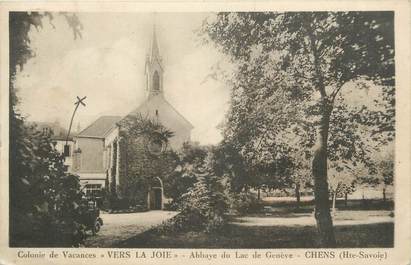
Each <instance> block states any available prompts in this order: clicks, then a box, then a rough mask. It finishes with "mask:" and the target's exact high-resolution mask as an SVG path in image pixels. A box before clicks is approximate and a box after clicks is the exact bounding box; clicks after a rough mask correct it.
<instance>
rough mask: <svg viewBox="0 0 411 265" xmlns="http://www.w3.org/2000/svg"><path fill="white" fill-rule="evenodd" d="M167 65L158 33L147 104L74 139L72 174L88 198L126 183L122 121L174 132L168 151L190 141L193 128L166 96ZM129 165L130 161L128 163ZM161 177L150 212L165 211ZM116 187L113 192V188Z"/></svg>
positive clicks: (150, 197)
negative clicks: (149, 122) (152, 123)
mask: <svg viewBox="0 0 411 265" xmlns="http://www.w3.org/2000/svg"><path fill="white" fill-rule="evenodd" d="M163 75H164V65H163V61H162V58H161V55H160V50H159V46H158V41H157V36H156V30H155V28H153V35H152V39H151V43H150V50H149V53H148V54H147V56H146V62H145V83H144V85H143V87H142V88H141V89H144V90H145V97H146V98H145V100H144V102H143V103H142V104H141V105H140V106H138V107H137V108H135V109H134V110H132V111H131V112H130V113H129V114H128V115H126V116H125V117H120V116H101V117H99V118H98V119H97V120H96V121H94V122H93V123H91V124H90V125H89V126H88V127H86V128H85V129H84V130H82V131H81V132H80V133H78V134H77V135H76V136H75V137H74V151H73V158H72V159H73V166H72V172H73V173H75V174H77V175H79V176H80V182H81V184H82V185H83V187H84V188H85V192H86V193H87V194H90V195H92V194H98V193H99V192H100V190H101V189H102V188H106V189H108V190H109V189H115V187H116V186H118V185H120V184H121V181H122V180H123V179H125V177H127V176H125V175H126V174H127V172H124V171H122V170H121V166H122V165H123V164H124V157H123V155H122V153H121V148H119V146H120V141H121V137H120V135H119V132H120V129H121V128H120V126H121V121H122V120H124V119H126V118H127V117H130V116H132V115H141V116H142V117H148V118H150V119H154V120H156V121H158V122H159V123H160V124H162V125H163V126H164V127H166V128H167V129H168V130H170V131H172V132H173V136H172V137H171V138H170V140H169V145H168V148H172V149H173V150H178V149H180V148H181V147H182V146H183V144H184V143H186V142H189V141H190V137H191V131H192V129H193V125H192V124H191V123H190V122H189V121H188V120H187V119H186V118H184V117H183V116H182V115H181V114H180V113H179V112H178V111H177V110H176V109H175V108H174V107H173V106H172V105H171V104H170V103H169V102H168V101H167V99H166V98H165V96H164V87H165V86H164V83H163V82H164V78H163ZM126 162H127V161H126ZM162 177H163V176H158V177H156V183H157V184H155V185H152V187H150V190H149V191H148V193H147V206H148V208H149V209H162V208H163V205H164V199H163V197H164V195H163V184H162ZM113 187H114V188H113Z"/></svg>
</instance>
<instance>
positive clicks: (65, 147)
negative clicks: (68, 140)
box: [64, 144, 71, 157]
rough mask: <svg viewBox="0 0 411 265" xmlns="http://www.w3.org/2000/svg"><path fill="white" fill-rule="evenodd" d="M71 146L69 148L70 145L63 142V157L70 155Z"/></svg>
mask: <svg viewBox="0 0 411 265" xmlns="http://www.w3.org/2000/svg"><path fill="white" fill-rule="evenodd" d="M70 149H71V148H70V145H68V144H65V145H64V157H68V156H70V153H71V152H70V151H71V150H70Z"/></svg>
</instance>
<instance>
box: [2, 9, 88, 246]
mask: <svg viewBox="0 0 411 265" xmlns="http://www.w3.org/2000/svg"><path fill="white" fill-rule="evenodd" d="M64 16H65V17H66V18H67V20H68V19H72V20H73V17H75V15H71V14H68V13H64ZM45 17H47V18H48V19H49V21H50V23H51V21H52V19H53V15H52V14H51V13H47V12H46V13H39V12H11V13H10V14H9V25H10V31H9V48H10V60H9V63H10V64H9V95H10V104H9V125H10V134H9V137H10V141H9V146H10V153H9V157H10V162H9V184H10V186H9V191H10V207H9V209H10V213H9V216H10V222H9V224H10V243H11V244H12V245H14V246H22V245H24V246H33V245H41V246H71V245H72V244H78V243H79V241H78V240H79V239H80V238H77V239H75V240H74V241H76V242H74V241H73V238H72V236H73V233H77V232H78V228H79V227H78V223H77V221H78V220H76V217H75V215H76V211H77V208H78V207H77V206H78V204H79V200H80V199H81V192H80V190H79V179H78V177H77V176H74V175H70V174H67V173H66V172H65V167H64V164H63V158H62V157H61V156H60V154H59V153H58V152H57V151H56V149H55V146H54V143H53V142H52V140H51V139H50V135H49V134H44V133H42V132H38V131H37V130H36V128H34V127H31V126H28V125H26V124H25V122H24V117H23V116H22V115H21V114H20V113H19V111H18V97H17V93H16V89H15V87H14V83H15V79H16V74H17V73H18V72H19V71H21V70H22V69H23V66H24V64H25V63H26V62H27V61H28V60H30V59H31V58H33V57H34V56H35V55H34V53H33V51H32V49H31V47H30V38H29V32H30V30H31V29H33V28H36V29H37V30H39V29H40V28H41V27H42V22H43V18H45ZM69 25H70V27H71V28H72V29H73V32H79V30H80V25H81V24H80V23H79V21H78V20H77V22H76V21H74V22H71V24H70V23H69ZM64 235H66V236H67V235H68V237H65V236H64Z"/></svg>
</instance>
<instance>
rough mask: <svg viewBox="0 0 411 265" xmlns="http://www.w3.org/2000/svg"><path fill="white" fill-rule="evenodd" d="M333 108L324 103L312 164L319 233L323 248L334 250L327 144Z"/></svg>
mask: <svg viewBox="0 0 411 265" xmlns="http://www.w3.org/2000/svg"><path fill="white" fill-rule="evenodd" d="M330 115H331V107H330V106H328V104H327V102H323V116H322V117H321V123H320V127H319V132H318V134H317V135H318V136H317V146H316V149H315V152H314V158H313V162H312V172H313V177H314V195H315V196H314V201H315V219H316V222H317V229H318V232H319V238H320V244H321V247H326V248H332V247H335V246H336V242H335V236H334V227H333V222H332V218H331V214H330V201H329V195H328V180H327V158H328V153H327V142H328V129H329V123H330Z"/></svg>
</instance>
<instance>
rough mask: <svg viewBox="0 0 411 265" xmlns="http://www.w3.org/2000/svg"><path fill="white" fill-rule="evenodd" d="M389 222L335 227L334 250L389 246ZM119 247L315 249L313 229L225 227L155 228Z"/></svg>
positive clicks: (301, 227) (392, 227) (391, 226)
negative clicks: (200, 229) (199, 229)
mask: <svg viewBox="0 0 411 265" xmlns="http://www.w3.org/2000/svg"><path fill="white" fill-rule="evenodd" d="M393 231H394V224H393V223H379V224H368V225H350V226H337V227H336V229H335V234H336V239H337V247H340V248H344V247H345V248H357V247H361V248H364V247H393ZM115 247H121V248H128V247H130V248H315V247H318V243H317V242H316V228H315V227H314V226H298V227H294V226H293V227H291V226H290V227H287V226H279V227H267V226H261V227H259V226H239V225H234V224H229V225H227V226H226V227H225V228H224V229H223V230H222V231H221V232H220V233H215V234H206V233H204V232H170V233H167V234H160V233H158V232H156V230H155V229H153V230H149V231H146V232H145V233H143V234H140V235H138V236H135V237H132V238H130V239H128V240H125V241H123V242H121V243H119V244H118V245H117V246H115Z"/></svg>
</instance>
